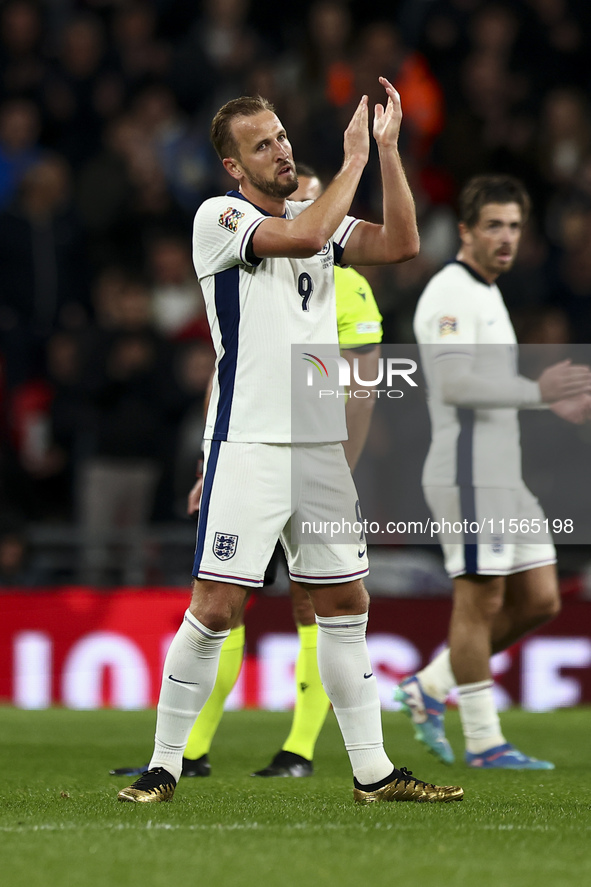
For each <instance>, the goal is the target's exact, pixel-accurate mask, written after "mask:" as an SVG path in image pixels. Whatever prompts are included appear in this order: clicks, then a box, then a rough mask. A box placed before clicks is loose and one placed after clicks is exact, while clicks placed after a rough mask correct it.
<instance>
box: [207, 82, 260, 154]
mask: <svg viewBox="0 0 591 887" xmlns="http://www.w3.org/2000/svg"><path fill="white" fill-rule="evenodd" d="M261 111H273V112H274V111H275V108H274V107H273V105H272V104H271V102H270V101H268V99H265V98H263V96H262V95H242V96H240V97H239V98H237V99H231V100H230V101H229V102H226V104H225V105H223V106H222V107H221V108H220V110H219V111H218V112H217V114H216V115H215V117H214V118H213V120H212V121H211V127H210V130H209V137H210V139H211V143H212V145H213V147H214V148H215V150H216V153H217V155H218V157H219V158H220V160H223V159H224V157H232V156H234V157H239V156H240V152H239V150H238V144H237V142H236V139H235V138H234V134H233V132H232V121H233V120H234V118H235V117H254V115H255V114H260V113H261Z"/></svg>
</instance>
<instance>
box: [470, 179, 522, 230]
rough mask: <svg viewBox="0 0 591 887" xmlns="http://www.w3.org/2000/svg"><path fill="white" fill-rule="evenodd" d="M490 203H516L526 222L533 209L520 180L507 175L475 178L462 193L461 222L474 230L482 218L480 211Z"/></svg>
mask: <svg viewBox="0 0 591 887" xmlns="http://www.w3.org/2000/svg"><path fill="white" fill-rule="evenodd" d="M488 203H516V204H517V205H518V206H519V207H520V208H521V217H522V220H523V221H524V222H526V221H527V219H528V216H529V211H530V207H531V201H530V198H529V194H528V193H527V191H526V190H525V187H524V185H523V184H522V183H521V182H520V181H519V179H515V178H514V177H513V176H505V175H481V176H474V177H473V178H471V179H470V180H469V181H468V182H466V184H465V185H464V187H463V188H462V191H461V193H460V197H459V213H460V222H463V223H464V225H466V227H467V228H473V227H474V225H476V224H477V222H478V219H479V218H480V210H481V209H482V207H483V206H486V205H487V204H488Z"/></svg>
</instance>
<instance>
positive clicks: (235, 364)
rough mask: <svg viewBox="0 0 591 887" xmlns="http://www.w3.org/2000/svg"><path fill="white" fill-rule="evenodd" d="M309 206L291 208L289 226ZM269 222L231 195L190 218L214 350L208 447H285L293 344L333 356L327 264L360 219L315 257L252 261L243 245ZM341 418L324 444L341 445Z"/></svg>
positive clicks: (331, 290) (331, 280)
mask: <svg viewBox="0 0 591 887" xmlns="http://www.w3.org/2000/svg"><path fill="white" fill-rule="evenodd" d="M308 205H309V203H307V202H306V203H301V202H295V201H293V202H292V201H287V208H286V215H285V217H286V218H288V219H293V218H295V217H296V216H297V215H298V214H299V213H300V212H302V210H304V209H305V208H306V207H307V206H308ZM268 217H269V214H268V213H266V212H265V211H264V210H261V209H259V208H258V207H256V206H254V205H253V204H252V203H250V202H249V201H248V200H246V199H245V198H244V197H243V196H242V195H241V194H240V193H239V192H237V191H230V192H229V193H228V194H226V195H225V196H223V197H214V198H212V199H210V200H206V201H205V202H204V203H203V204H202V205H201V206H200V207H199V209H198V210H197V214H196V216H195V223H194V227H193V262H194V265H195V270H196V272H197V277H198V278H199V282H200V284H201V287H202V290H203V295H204V298H205V304H206V308H207V316H208V320H209V325H210V327H211V334H212V338H213V343H214V347H215V351H216V371H215V376H214V381H213V390H212V396H211V400H210V404H209V410H208V413H207V423H206V429H205V434H204V436H205V438H206V439H212V440H228V441H242V442H260V443H290V442H291V441H292V427H291V426H292V422H291V419H292V412H291V400H292V397H291V390H292V388H291V361H292V354H291V350H292V345H296V344H301V345H303V346H306V350H308V351H310V352H313V351H314V345H315V344H332V343H334V344H335V345H336V347H337V350H336V352H335V353H336V354H338V335H337V322H336V307H335V289H334V272H333V265H334V264H335V263H336V264H339V263H340V258H341V256H342V252H343V249H344V247H345V245H346V243H347V240H348V239H349V236H350V234H351V232H352V231H353V229H354V228H355V226H356V225H357V224H358V222H359V220H358V219H354V218H353V217H351V216H346V217H345V219H344V220H343V222H342V223H341V225H340V226H339V227H338V229H337V231H336V232H335V234H334V236H333V237H332V238H331V239H330V240H329V241H328V242H327V243H326V245H325V246H324V247H323V249H322V250H321V251H320V252H319V253H317V254H316V255H315V256H312V257H311V258H308V259H288V258H266V259H262V260H258V259H255V258H254V257H253V255H252V252H249V244H250V241H251V239H252V236H253V234H254V232H255V230H256V228H257V227H258V225H260V223H261V222H263V221H264V220H265V219H266V218H268ZM340 413H342V422H337V423H332V424H333V425H334V428H333V429H331V431H332V432H333V433H332V434H331V435H329V436H328V438H323V439H324V440H325V441H326V442H330V441H336V440H344V439H346V436H347V433H346V426H345V419H344V408H343V409H342V410H339V414H340ZM298 439H299V440H300V441H301V437H298ZM316 440H318V438H317V437H313V436H310V441H316Z"/></svg>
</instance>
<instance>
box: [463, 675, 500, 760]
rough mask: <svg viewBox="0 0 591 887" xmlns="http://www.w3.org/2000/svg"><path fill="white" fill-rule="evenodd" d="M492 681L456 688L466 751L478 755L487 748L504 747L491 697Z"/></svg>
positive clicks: (497, 716)
mask: <svg viewBox="0 0 591 887" xmlns="http://www.w3.org/2000/svg"><path fill="white" fill-rule="evenodd" d="M492 688H493V681H490V680H489V681H478V682H477V683H475V684H461V686H459V687H458V693H459V699H458V704H459V708H460V718H461V721H462V727H463V730H464V737H465V739H466V751H469V752H472V753H473V754H480V752H483V751H486V750H487V749H488V748H494V747H495V746H497V745H504V744H505V742H506V741H507V740H506V739H505V737H504V736H503V734H502V732H501V724H500V721H499V715H498V713H497V709H496V706H495V702H494V697H493V691H492Z"/></svg>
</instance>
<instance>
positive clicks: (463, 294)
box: [414, 261, 541, 489]
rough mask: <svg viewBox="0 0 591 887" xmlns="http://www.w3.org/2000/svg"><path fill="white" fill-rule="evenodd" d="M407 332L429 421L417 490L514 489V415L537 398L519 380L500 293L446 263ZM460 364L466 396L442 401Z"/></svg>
mask: <svg viewBox="0 0 591 887" xmlns="http://www.w3.org/2000/svg"><path fill="white" fill-rule="evenodd" d="M414 332H415V337H416V340H417V342H418V343H419V345H420V346H421V360H422V364H423V370H424V373H425V378H426V382H427V387H428V406H429V414H430V418H431V446H430V449H429V454H428V456H427V459H426V462H425V466H424V470H423V484H424V485H425V486H453V485H458V486H461V487H471V486H478V487H504V488H508V489H511V488H517V487H520V486H521V485H522V484H523V481H522V477H521V448H520V434H519V420H518V410H519V409H521V408H524V407H530V408H531V407H534V408H535V407H537V406H539V405H540V399H541V398H540V391H539V387H538V385H537V383H536V382H534V381H532V380H530V379H526V378H524V377H523V376H520V375H519V374H518V370H517V340H516V337H515V332H514V330H513V326H512V324H511V320H510V318H509V314H508V311H507V308H506V307H505V303H504V302H503V298H502V296H501V293H500V291H499V288H498V287H497V286H496V284H494V283H493V284H488V283H487V282H486V281H485V280H484V279H483V278H481V277H480V276H479V275H478V274H477V273H476V272H475V271H473V270H472V269H471V268H470V267H469V266H468V265H466V264H464V263H462V262H459V261H454V262H451V263H450V264H448V265H446V266H445V267H444V268H443V269H442V270H441V271H439V272H438V273H437V274H435V276H434V277H433V278H432V279H431V280H430V282H429V283H428V284H427V286H426V288H425V290H424V292H423V294H422V295H421V297H420V299H419V301H418V304H417V308H416V312H415V318H414ZM459 360H465V361H467V366H468V368H469V376H468V377H466V382H465V387H466V392H467V391H468V389H469V392H470V394H469V397H468V396H464V397H463V398H462V397H461V392H460V393H459V395H458V399H457V400H456V401H451V402H450V398H449V397H448V402H447V403H446V402H445V401H444V398H443V394H442V380H443V379H444V378H445V373H446V372H449V370H450V369H451V368H453V367H458V366H460V365H459V364H458V363H457V361H459ZM451 361H455V362H456V363H455V365H452V363H451ZM446 364H447V365H446ZM466 392H464V395H466ZM470 397H471V398H472V401H471V402H470ZM458 403H459V404H460V405H458ZM491 407H492V408H491Z"/></svg>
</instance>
